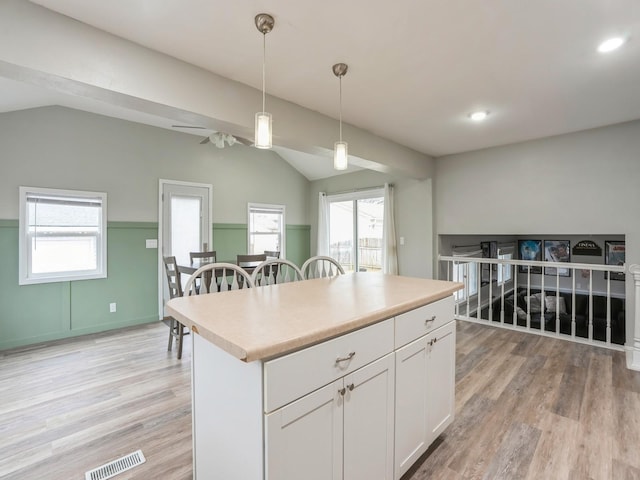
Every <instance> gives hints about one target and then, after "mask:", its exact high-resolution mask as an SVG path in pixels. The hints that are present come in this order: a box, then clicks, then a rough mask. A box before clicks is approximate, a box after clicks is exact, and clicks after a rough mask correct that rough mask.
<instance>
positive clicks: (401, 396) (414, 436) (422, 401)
mask: <svg viewBox="0 0 640 480" xmlns="http://www.w3.org/2000/svg"><path fill="white" fill-rule="evenodd" d="M429 348H430V345H429V340H428V339H427V337H424V336H423V337H421V338H419V339H418V340H415V341H413V342H411V343H410V344H408V345H405V346H404V347H402V348H400V349H398V350H397V351H396V431H395V478H396V479H399V478H400V477H401V476H402V475H404V473H405V472H406V471H407V470H408V469H409V467H411V465H413V464H414V463H415V462H416V460H418V458H419V457H420V455H422V454H423V453H424V452H426V450H427V448H428V447H429V444H428V443H427V440H428V437H429V432H430V429H429V424H428V418H429V416H428V413H427V409H428V397H429V390H428V388H427V375H428V373H427V357H428V355H429Z"/></svg>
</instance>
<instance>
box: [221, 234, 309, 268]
mask: <svg viewBox="0 0 640 480" xmlns="http://www.w3.org/2000/svg"><path fill="white" fill-rule="evenodd" d="M310 232H311V226H309V225H287V226H286V231H285V235H286V249H287V251H286V258H287V260H290V261H292V262H293V263H295V264H296V265H298V266H302V264H303V263H304V262H305V260H306V259H308V258H309V256H310V254H309V251H310V248H311V238H310ZM213 249H214V250H215V251H216V256H217V259H218V260H235V258H236V255H238V254H241V255H242V254H244V253H246V252H247V225H246V224H242V223H214V224H213Z"/></svg>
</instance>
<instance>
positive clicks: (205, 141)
mask: <svg viewBox="0 0 640 480" xmlns="http://www.w3.org/2000/svg"><path fill="white" fill-rule="evenodd" d="M210 141H211V140H210V139H209V137H205V138H204V140H202V141H201V142H200V145H204V144H205V143H209V142H210Z"/></svg>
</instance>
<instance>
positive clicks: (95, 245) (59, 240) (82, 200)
mask: <svg viewBox="0 0 640 480" xmlns="http://www.w3.org/2000/svg"><path fill="white" fill-rule="evenodd" d="M19 223H20V243H19V256H20V278H19V284H20V285H28V284H32V283H46V282H62V281H69V280H86V279H91V278H105V277H106V276H107V228H106V226H107V194H106V193H99V192H78V191H72V190H54V189H49V188H32V187H20V220H19Z"/></svg>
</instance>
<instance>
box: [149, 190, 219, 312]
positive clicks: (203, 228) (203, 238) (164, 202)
mask: <svg viewBox="0 0 640 480" xmlns="http://www.w3.org/2000/svg"><path fill="white" fill-rule="evenodd" d="M212 188H213V187H212V186H211V185H206V184H200V183H188V182H179V181H173V180H160V189H159V192H160V201H159V203H160V215H159V218H160V232H161V234H160V242H159V245H158V252H159V264H160V265H159V270H158V272H159V280H160V282H159V284H160V292H161V294H160V295H159V298H160V299H161V305H160V312H161V313H162V312H163V308H164V303H165V302H166V301H167V300H168V298H169V292H168V287H167V279H166V275H165V271H164V265H163V263H162V257H168V256H174V257H176V260H177V262H178V265H188V264H189V252H199V251H206V250H208V249H210V246H211V228H212V220H211V197H212Z"/></svg>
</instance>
